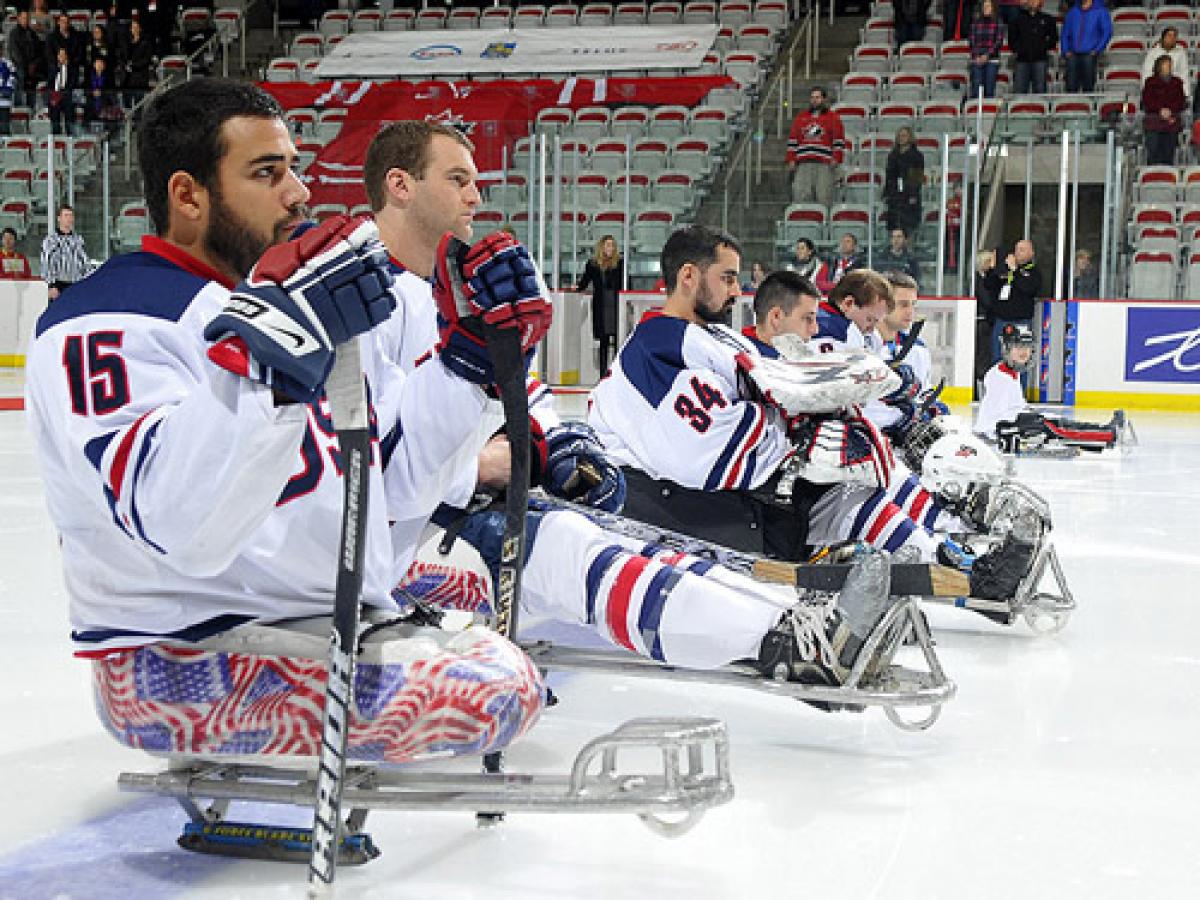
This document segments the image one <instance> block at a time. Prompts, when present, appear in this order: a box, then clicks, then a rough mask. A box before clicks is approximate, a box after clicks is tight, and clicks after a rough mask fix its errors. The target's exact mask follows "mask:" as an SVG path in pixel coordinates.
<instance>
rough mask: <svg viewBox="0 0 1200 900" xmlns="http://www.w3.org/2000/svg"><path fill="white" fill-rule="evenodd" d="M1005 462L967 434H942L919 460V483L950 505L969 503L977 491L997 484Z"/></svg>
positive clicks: (1001, 479) (1002, 478) (956, 432)
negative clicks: (966, 501) (967, 501)
mask: <svg viewBox="0 0 1200 900" xmlns="http://www.w3.org/2000/svg"><path fill="white" fill-rule="evenodd" d="M1005 474H1006V472H1005V466H1004V461H1003V460H1002V459H1000V457H999V455H997V453H996V451H995V450H993V449H992V448H991V447H989V446H988V445H987V444H985V443H984V442H983V441H982V440H981V439H980V438H978V437H976V436H975V435H973V434H971V433H970V432H969V431H952V432H947V433H946V434H943V435H942V436H941V437H939V438H938V439H937V440H936V441H934V442H933V444H932V445H930V447H929V449H928V450H927V451H926V452H925V457H924V459H923V460H922V461H921V484H922V485H924V487H925V489H926V490H928V491H930V492H931V493H934V494H937V495H938V496H939V497H942V498H944V499H945V500H947V501H949V502H950V503H952V504H953V503H958V502H961V501H965V500H968V499H969V498H970V497H971V496H972V495H973V494H974V493H975V492H976V491H978V490H979V488H981V487H983V486H985V485H994V484H999V483H1000V482H1001V481H1003V480H1004V476H1005Z"/></svg>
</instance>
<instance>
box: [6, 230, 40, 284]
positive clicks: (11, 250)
mask: <svg viewBox="0 0 1200 900" xmlns="http://www.w3.org/2000/svg"><path fill="white" fill-rule="evenodd" d="M4 278H7V279H8V280H9V281H14V280H16V279H18V278H21V279H29V278H33V272H31V271H30V270H29V260H27V259H26V258H25V254H24V253H22V252H21V251H20V250H18V249H17V233H16V232H15V231H14V230H13V229H11V228H5V229H4V233H3V235H2V236H0V279H4Z"/></svg>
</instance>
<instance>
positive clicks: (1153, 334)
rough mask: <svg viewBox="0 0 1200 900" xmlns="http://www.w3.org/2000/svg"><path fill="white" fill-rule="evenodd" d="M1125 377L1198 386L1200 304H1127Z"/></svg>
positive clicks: (1133, 379)
mask: <svg viewBox="0 0 1200 900" xmlns="http://www.w3.org/2000/svg"><path fill="white" fill-rule="evenodd" d="M1125 379H1126V380H1127V381H1154V382H1170V383H1174V384H1197V385H1200V307H1197V306H1189V307H1184V308H1179V307H1174V308H1172V307H1164V306H1131V307H1129V311H1128V324H1127V327H1126V332H1125Z"/></svg>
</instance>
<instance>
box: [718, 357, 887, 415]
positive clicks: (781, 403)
mask: <svg viewBox="0 0 1200 900" xmlns="http://www.w3.org/2000/svg"><path fill="white" fill-rule="evenodd" d="M737 365H738V370H739V371H740V372H741V373H742V375H743V376H744V378H743V380H744V381H745V382H746V383H747V384H748V387H749V393H750V397H751V399H761V400H763V401H765V402H767V403H769V404H770V405H772V406H774V407H776V408H778V409H779V410H780V411H781V412H782V413H783V414H784V416H786V417H787V418H789V419H792V418H795V417H796V416H802V415H812V414H819V413H833V412H837V411H838V410H840V409H844V408H845V407H847V406H852V405H854V404H858V403H867V402H869V401H871V400H878V399H879V398H880V397H883V396H884V395H886V394H890V393H891V392H892V391H894V390H896V388H897V387H899V385H900V376H898V375H897V374H896V373H895V372H893V371H892V370H891V369H890V368H889V367H888V365H887V363H885V362H884V361H883V360H881V359H879V358H878V357H875V356H871V355H870V354H867V353H862V352H860V351H855V352H851V353H819V354H812V355H810V356H807V357H805V358H803V359H794V360H789V359H767V358H765V357H762V356H758V355H756V354H750V353H739V354H738V356H737Z"/></svg>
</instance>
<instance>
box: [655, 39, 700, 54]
mask: <svg viewBox="0 0 1200 900" xmlns="http://www.w3.org/2000/svg"><path fill="white" fill-rule="evenodd" d="M699 46H700V45H699V44H697V43H696V42H695V41H674V42H671V43H666V44H655V45H654V50H655V52H657V53H687V52H689V51H691V50H695V49H696V48H697V47H699Z"/></svg>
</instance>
